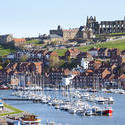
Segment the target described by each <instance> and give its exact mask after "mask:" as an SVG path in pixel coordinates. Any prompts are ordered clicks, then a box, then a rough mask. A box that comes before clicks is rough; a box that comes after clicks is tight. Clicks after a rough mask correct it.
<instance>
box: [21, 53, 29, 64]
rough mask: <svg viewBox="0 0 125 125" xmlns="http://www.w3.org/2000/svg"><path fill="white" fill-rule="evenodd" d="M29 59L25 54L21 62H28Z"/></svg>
mask: <svg viewBox="0 0 125 125" xmlns="http://www.w3.org/2000/svg"><path fill="white" fill-rule="evenodd" d="M27 59H28V57H27V56H26V55H24V56H22V57H21V58H20V62H26V61H27Z"/></svg>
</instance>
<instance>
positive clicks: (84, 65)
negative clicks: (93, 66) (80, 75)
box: [81, 58, 89, 69]
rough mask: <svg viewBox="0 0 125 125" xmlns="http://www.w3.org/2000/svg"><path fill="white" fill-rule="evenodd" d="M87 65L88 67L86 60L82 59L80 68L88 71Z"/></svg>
mask: <svg viewBox="0 0 125 125" xmlns="http://www.w3.org/2000/svg"><path fill="white" fill-rule="evenodd" d="M88 65H89V61H88V60H87V59H84V58H82V60H81V66H82V67H83V68H84V69H88Z"/></svg>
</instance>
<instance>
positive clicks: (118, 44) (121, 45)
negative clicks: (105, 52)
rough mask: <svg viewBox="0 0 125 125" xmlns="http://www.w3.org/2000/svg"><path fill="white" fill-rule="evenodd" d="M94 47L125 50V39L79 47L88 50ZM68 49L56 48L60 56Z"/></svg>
mask: <svg viewBox="0 0 125 125" xmlns="http://www.w3.org/2000/svg"><path fill="white" fill-rule="evenodd" d="M92 47H97V48H101V47H102V48H118V49H120V50H121V51H122V50H125V39H123V40H116V41H111V42H105V43H97V44H93V45H89V46H81V47H78V49H79V50H81V51H84V52H86V51H87V50H88V49H90V48H92ZM66 50H67V49H58V50H55V51H56V52H57V53H58V54H59V56H63V55H64V53H65V52H66Z"/></svg>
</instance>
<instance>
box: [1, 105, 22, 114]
mask: <svg viewBox="0 0 125 125" xmlns="http://www.w3.org/2000/svg"><path fill="white" fill-rule="evenodd" d="M4 107H6V108H8V109H11V110H12V111H13V112H10V113H3V114H0V116H5V115H10V114H18V113H21V112H23V111H21V110H19V109H16V108H14V107H12V106H10V105H7V104H6V103H4Z"/></svg>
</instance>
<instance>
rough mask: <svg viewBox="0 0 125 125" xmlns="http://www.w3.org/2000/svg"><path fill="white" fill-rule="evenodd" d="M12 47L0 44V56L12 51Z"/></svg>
mask: <svg viewBox="0 0 125 125" xmlns="http://www.w3.org/2000/svg"><path fill="white" fill-rule="evenodd" d="M14 51H15V50H14V49H11V48H9V47H4V46H2V45H0V56H5V55H8V54H10V53H11V52H14Z"/></svg>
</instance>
